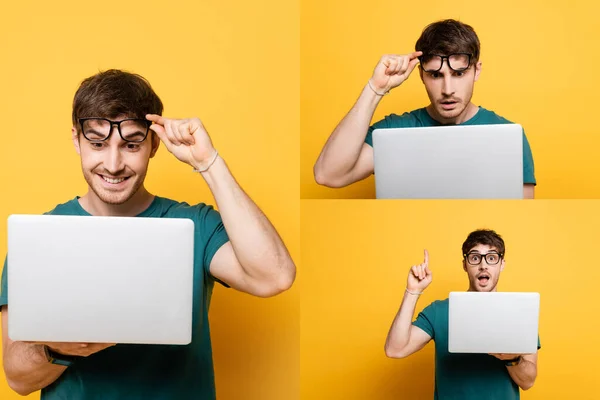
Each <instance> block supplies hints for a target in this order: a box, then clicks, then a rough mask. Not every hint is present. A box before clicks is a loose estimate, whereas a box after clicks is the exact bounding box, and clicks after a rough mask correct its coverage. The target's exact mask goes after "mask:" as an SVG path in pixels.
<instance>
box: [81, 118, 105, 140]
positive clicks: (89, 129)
mask: <svg viewBox="0 0 600 400" xmlns="http://www.w3.org/2000/svg"><path fill="white" fill-rule="evenodd" d="M82 129H83V136H85V138H86V139H87V140H91V141H95V140H104V139H106V137H107V136H108V134H109V133H110V122H108V121H105V120H103V119H87V120H85V121H83V126H82Z"/></svg>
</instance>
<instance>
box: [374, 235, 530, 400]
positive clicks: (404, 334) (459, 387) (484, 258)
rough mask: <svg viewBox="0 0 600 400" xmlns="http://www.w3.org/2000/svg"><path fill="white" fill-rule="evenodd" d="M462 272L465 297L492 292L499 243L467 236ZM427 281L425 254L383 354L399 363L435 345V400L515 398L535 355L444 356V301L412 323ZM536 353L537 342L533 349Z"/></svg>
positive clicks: (500, 263) (500, 259) (500, 264)
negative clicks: (430, 342) (467, 292)
mask: <svg viewBox="0 0 600 400" xmlns="http://www.w3.org/2000/svg"><path fill="white" fill-rule="evenodd" d="M462 253H463V270H464V271H465V272H466V273H467V276H468V278H469V289H468V290H469V291H470V292H495V291H496V287H497V285H498V280H499V279H500V273H501V272H502V270H503V269H504V267H505V260H504V254H505V247H504V240H503V239H502V237H501V236H500V235H498V234H497V233H496V232H494V231H491V230H477V231H474V232H471V233H470V234H469V236H468V237H467V239H466V240H465V242H464V243H463V246H462ZM432 279H433V276H432V273H431V270H430V269H429V254H428V253H427V250H425V260H424V261H423V263H422V264H420V265H415V266H413V267H412V268H411V269H410V271H409V273H408V279H407V285H406V289H405V293H404V298H403V300H402V304H401V306H400V310H399V311H398V313H397V314H396V317H395V318H394V322H393V323H392V327H391V328H390V331H389V333H388V336H387V340H386V342H385V353H386V355H387V356H388V357H391V358H404V357H408V356H410V355H411V354H413V353H416V352H417V351H419V350H421V349H422V348H423V347H425V345H426V344H427V343H429V341H430V340H432V339H433V341H434V342H435V389H434V390H435V391H434V398H435V399H438V398H439V399H461V400H470V399H473V400H475V399H477V400H485V399H505V400H511V399H512V400H514V399H519V398H520V391H519V388H521V389H523V390H527V389H529V388H531V387H532V386H533V384H534V382H535V378H536V376H537V353H535V354H520V355H515V354H490V355H488V354H455V353H449V352H448V299H445V300H442V301H439V300H438V301H434V302H433V303H431V304H430V305H428V306H427V307H426V308H425V309H424V310H423V311H421V312H420V313H419V315H418V317H417V319H416V320H415V321H414V322H412V324H411V320H412V317H413V315H414V313H415V308H416V305H417V300H418V298H419V295H420V294H421V293H423V290H425V289H426V288H427V287H428V286H429V284H431V282H432ZM539 348H540V344H539V340H538V349H539Z"/></svg>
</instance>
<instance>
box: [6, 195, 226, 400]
mask: <svg viewBox="0 0 600 400" xmlns="http://www.w3.org/2000/svg"><path fill="white" fill-rule="evenodd" d="M46 214H55V215H90V214H89V213H87V212H86V211H85V210H84V209H83V208H82V207H81V205H80V204H79V201H78V198H75V199H73V200H71V201H69V202H67V203H64V204H60V205H58V206H57V207H56V208H54V209H53V210H52V211H50V212H48V213H46ZM138 217H148V218H189V219H192V220H193V221H194V224H195V236H194V243H195V245H194V304H193V327H192V342H191V344H189V345H185V346H178V345H172V346H169V345H128V344H117V345H116V346H114V347H110V348H108V349H106V350H103V351H100V352H98V353H96V354H92V355H91V356H89V357H87V358H82V359H81V360H78V361H77V362H76V364H74V365H72V366H70V367H68V368H67V369H66V371H65V372H64V373H63V374H62V375H61V376H60V377H59V378H58V379H57V380H56V381H55V382H54V383H53V384H51V385H50V386H48V387H46V388H45V389H42V395H41V399H42V400H55V399H56V400H58V399H70V400H71V399H86V400H92V399H102V400H112V399H127V400H135V399H140V400H141V399H165V400H167V399H168V400H171V399H182V400H184V399H199V400H204V399H215V398H216V395H215V383H214V371H213V361H212V348H211V341H210V331H209V325H208V309H209V305H210V298H211V294H212V289H213V286H214V282H215V281H216V279H215V278H214V277H212V276H211V274H210V272H209V266H210V262H211V260H212V258H213V256H214V254H215V253H216V252H217V250H218V249H219V248H220V247H221V246H222V245H223V244H225V243H226V242H228V241H229V238H228V236H227V233H226V232H225V228H224V226H223V223H222V221H221V216H220V214H219V213H218V212H217V211H216V210H215V209H214V208H213V207H212V206H208V205H206V204H198V205H195V206H190V205H188V204H186V203H178V202H175V201H173V200H169V199H166V198H161V197H155V199H154V201H153V202H152V204H151V205H150V207H148V209H146V210H145V211H144V212H142V213H141V214H139V215H138ZM98 251H103V249H102V247H101V246H100V247H99V248H98ZM6 270H7V268H6V262H5V265H4V270H3V272H2V289H1V292H0V305H6V304H7V303H8V298H7V294H8V292H7V290H8V282H7V273H6ZM107 295H108V293H107ZM73 300H74V301H77V299H73ZM48 301H52V299H48ZM156 301H157V302H158V301H161V299H159V298H157V299H156ZM152 306H153V305H152V304H148V307H152ZM9 309H10V305H9Z"/></svg>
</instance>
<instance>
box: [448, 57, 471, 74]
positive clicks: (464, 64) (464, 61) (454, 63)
mask: <svg viewBox="0 0 600 400" xmlns="http://www.w3.org/2000/svg"><path fill="white" fill-rule="evenodd" d="M448 62H449V63H450V68H452V69H453V70H455V71H461V70H465V69H467V68H469V56H468V55H467V54H451V55H450V56H449V57H448Z"/></svg>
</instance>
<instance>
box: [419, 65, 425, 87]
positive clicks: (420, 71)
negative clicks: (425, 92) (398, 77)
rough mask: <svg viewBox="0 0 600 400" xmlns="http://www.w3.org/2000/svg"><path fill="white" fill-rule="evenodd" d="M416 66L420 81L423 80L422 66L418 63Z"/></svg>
mask: <svg viewBox="0 0 600 400" xmlns="http://www.w3.org/2000/svg"><path fill="white" fill-rule="evenodd" d="M418 68H419V76H420V77H421V82H423V68H421V66H420V65H419V66H418ZM423 83H425V82H423Z"/></svg>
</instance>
